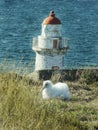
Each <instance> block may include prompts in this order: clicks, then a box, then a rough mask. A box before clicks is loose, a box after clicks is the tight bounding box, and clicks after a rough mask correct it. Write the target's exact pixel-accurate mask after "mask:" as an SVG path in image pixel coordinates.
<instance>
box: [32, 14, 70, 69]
mask: <svg viewBox="0 0 98 130" xmlns="http://www.w3.org/2000/svg"><path fill="white" fill-rule="evenodd" d="M61 31H62V24H61V21H60V20H59V19H58V18H56V17H55V14H54V11H51V12H50V14H49V16H48V17H47V18H45V19H44V20H43V22H42V31H41V35H39V36H38V37H35V38H33V46H32V49H33V50H34V51H35V53H36V62H35V71H43V70H63V69H64V59H65V52H66V51H67V49H68V41H67V39H66V38H64V37H62V33H61Z"/></svg>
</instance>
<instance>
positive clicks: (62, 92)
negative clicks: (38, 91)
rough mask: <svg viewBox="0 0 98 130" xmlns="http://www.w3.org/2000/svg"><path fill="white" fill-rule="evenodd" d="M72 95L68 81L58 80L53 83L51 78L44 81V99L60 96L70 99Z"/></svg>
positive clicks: (63, 98)
mask: <svg viewBox="0 0 98 130" xmlns="http://www.w3.org/2000/svg"><path fill="white" fill-rule="evenodd" d="M70 97H71V94H70V91H69V87H68V85H67V84H66V83H61V82H58V83H56V84H54V85H53V83H52V82H51V81H50V80H46V81H44V82H43V87H42V98H43V99H52V98H60V99H62V100H69V99H70Z"/></svg>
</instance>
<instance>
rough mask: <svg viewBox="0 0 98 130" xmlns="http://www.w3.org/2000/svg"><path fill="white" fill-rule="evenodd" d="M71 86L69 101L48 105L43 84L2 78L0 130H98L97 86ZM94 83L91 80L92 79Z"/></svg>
mask: <svg viewBox="0 0 98 130" xmlns="http://www.w3.org/2000/svg"><path fill="white" fill-rule="evenodd" d="M83 78H85V77H83V73H82V78H80V80H78V81H73V82H69V81H67V84H68V85H69V87H70V91H71V93H72V97H71V100H70V101H61V100H58V99H53V100H48V101H45V100H43V99H42V97H41V86H42V81H40V82H37V83H35V82H34V81H33V80H30V79H28V78H27V77H21V76H18V75H16V74H14V73H1V74H0V130H65V129H66V130H97V129H98V82H97V81H94V82H91V83H90V84H88V82H87V81H88V78H87V79H86V80H84V79H83ZM89 80H91V79H89Z"/></svg>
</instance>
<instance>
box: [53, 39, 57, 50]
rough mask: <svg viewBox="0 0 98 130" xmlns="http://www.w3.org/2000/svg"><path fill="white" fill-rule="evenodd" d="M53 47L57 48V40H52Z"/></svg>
mask: <svg viewBox="0 0 98 130" xmlns="http://www.w3.org/2000/svg"><path fill="white" fill-rule="evenodd" d="M53 48H57V40H53Z"/></svg>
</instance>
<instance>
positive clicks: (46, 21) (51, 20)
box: [42, 11, 61, 25]
mask: <svg viewBox="0 0 98 130" xmlns="http://www.w3.org/2000/svg"><path fill="white" fill-rule="evenodd" d="M42 24H44V25H47V24H61V21H60V20H59V19H58V18H56V17H55V14H54V11H50V14H49V16H48V17H47V18H45V19H44V21H43V22H42Z"/></svg>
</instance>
